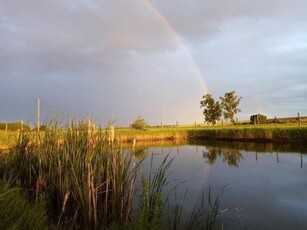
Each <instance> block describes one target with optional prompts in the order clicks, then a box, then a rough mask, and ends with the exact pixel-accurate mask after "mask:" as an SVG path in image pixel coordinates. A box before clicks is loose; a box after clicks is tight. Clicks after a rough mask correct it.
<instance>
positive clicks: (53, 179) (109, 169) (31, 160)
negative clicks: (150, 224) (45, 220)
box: [2, 122, 136, 229]
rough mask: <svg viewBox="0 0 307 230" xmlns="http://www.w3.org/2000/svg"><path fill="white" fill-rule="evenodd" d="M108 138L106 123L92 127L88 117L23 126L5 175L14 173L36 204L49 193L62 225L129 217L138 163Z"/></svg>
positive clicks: (82, 225)
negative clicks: (31, 128) (28, 129)
mask: <svg viewBox="0 0 307 230" xmlns="http://www.w3.org/2000/svg"><path fill="white" fill-rule="evenodd" d="M30 135H33V136H32V137H31V136H30ZM107 140H108V138H107V136H106V130H105V129H102V128H99V129H97V130H90V129H88V127H87V123H86V122H78V123H76V122H71V123H70V124H68V125H66V127H60V124H59V123H53V124H52V125H49V126H48V129H46V131H45V132H44V133H43V134H29V133H25V132H22V133H20V136H19V139H18V141H17V143H16V146H15V148H13V149H12V150H11V152H10V154H9V157H8V158H7V160H6V163H5V167H6V170H3V172H5V175H2V176H3V177H5V178H9V177H10V178H14V179H15V181H16V183H19V184H20V185H21V187H22V189H23V190H24V191H25V192H26V193H27V194H28V196H29V197H30V199H31V200H33V201H35V202H36V203H37V204H38V203H39V202H40V201H41V200H42V199H43V197H44V199H45V200H46V202H47V206H48V213H52V215H51V216H52V217H53V221H54V223H57V225H58V226H61V227H65V226H69V227H74V228H85V227H86V228H91V229H97V228H100V227H107V226H109V225H110V224H112V223H113V222H126V221H127V220H128V219H129V217H130V214H131V211H132V203H133V194H134V193H133V189H134V186H132V185H133V184H134V181H135V176H136V167H132V166H131V161H130V159H129V157H128V156H127V154H125V153H124V152H122V151H121V150H120V149H116V148H113V146H111V145H109V143H108V141H107ZM67 194H70V195H69V196H68V195H67Z"/></svg>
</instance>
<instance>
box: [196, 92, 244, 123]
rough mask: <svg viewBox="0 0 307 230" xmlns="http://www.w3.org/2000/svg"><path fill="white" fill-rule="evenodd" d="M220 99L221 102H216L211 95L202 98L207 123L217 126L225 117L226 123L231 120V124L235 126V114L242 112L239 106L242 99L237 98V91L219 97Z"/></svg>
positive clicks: (201, 105) (201, 104)
mask: <svg viewBox="0 0 307 230" xmlns="http://www.w3.org/2000/svg"><path fill="white" fill-rule="evenodd" d="M219 99H220V100H219V101H216V100H215V99H214V98H213V96H212V94H210V93H207V94H205V95H204V96H203V97H202V100H201V101H200V107H201V108H204V110H203V115H204V119H205V122H208V123H212V125H215V124H216V122H217V121H219V120H220V119H221V117H222V116H223V117H224V119H225V120H226V121H227V120H230V122H231V123H232V124H234V123H235V119H234V116H235V114H237V113H238V112H241V110H240V109H239V104H240V101H241V99H242V97H239V96H237V95H236V92H235V91H231V92H227V93H225V95H224V96H223V97H219Z"/></svg>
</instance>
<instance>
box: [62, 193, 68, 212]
mask: <svg viewBox="0 0 307 230" xmlns="http://www.w3.org/2000/svg"><path fill="white" fill-rule="evenodd" d="M69 196H70V192H69V191H67V192H66V193H65V196H64V201H63V205H62V212H65V207H66V203H67V200H68V198H69Z"/></svg>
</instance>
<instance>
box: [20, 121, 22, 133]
mask: <svg viewBox="0 0 307 230" xmlns="http://www.w3.org/2000/svg"><path fill="white" fill-rule="evenodd" d="M22 131H23V120H21V121H20V132H22Z"/></svg>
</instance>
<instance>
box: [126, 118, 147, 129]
mask: <svg viewBox="0 0 307 230" xmlns="http://www.w3.org/2000/svg"><path fill="white" fill-rule="evenodd" d="M130 127H131V128H133V129H137V130H146V128H147V127H148V124H147V123H146V121H145V120H144V119H143V118H141V117H140V116H138V117H137V118H136V119H135V120H134V121H133V122H132V124H130Z"/></svg>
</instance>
